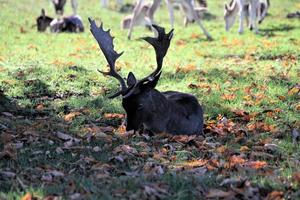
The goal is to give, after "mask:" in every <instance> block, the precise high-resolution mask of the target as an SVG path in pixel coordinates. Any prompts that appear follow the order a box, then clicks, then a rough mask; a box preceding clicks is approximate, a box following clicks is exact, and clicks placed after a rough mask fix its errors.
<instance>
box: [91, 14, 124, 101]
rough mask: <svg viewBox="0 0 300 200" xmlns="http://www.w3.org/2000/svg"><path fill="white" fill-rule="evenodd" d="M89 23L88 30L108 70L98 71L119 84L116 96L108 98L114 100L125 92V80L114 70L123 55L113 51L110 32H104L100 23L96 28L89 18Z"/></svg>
mask: <svg viewBox="0 0 300 200" xmlns="http://www.w3.org/2000/svg"><path fill="white" fill-rule="evenodd" d="M89 21H90V30H91V32H92V34H93V36H94V38H95V39H96V40H97V42H98V44H99V47H100V49H101V51H102V52H103V54H104V56H105V58H106V60H107V62H108V65H109V68H110V70H109V72H103V71H100V70H98V71H99V72H100V73H102V74H104V75H107V76H112V77H114V78H116V79H117V80H118V81H119V82H120V84H121V90H120V91H119V92H117V93H116V94H114V95H112V96H110V97H109V98H114V97H117V96H119V95H122V94H124V93H125V92H126V91H127V86H126V84H125V80H124V79H123V78H122V77H121V76H120V74H118V73H117V71H116V68H115V63H116V60H117V59H118V58H119V57H120V56H121V55H122V54H123V52H121V53H117V52H116V51H115V50H114V44H113V39H114V38H113V37H112V36H111V35H110V30H107V31H104V30H103V26H102V23H101V25H100V27H97V25H96V23H95V21H94V20H92V19H90V18H89Z"/></svg>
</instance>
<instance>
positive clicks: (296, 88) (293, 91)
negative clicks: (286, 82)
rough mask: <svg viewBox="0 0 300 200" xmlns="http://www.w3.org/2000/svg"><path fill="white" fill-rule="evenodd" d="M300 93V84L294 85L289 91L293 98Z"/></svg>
mask: <svg viewBox="0 0 300 200" xmlns="http://www.w3.org/2000/svg"><path fill="white" fill-rule="evenodd" d="M298 93H300V84H296V85H294V86H293V87H292V88H291V89H289V91H288V95H289V96H293V95H295V94H298Z"/></svg>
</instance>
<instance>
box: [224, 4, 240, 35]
mask: <svg viewBox="0 0 300 200" xmlns="http://www.w3.org/2000/svg"><path fill="white" fill-rule="evenodd" d="M237 12H238V5H237V2H236V0H231V2H230V4H229V5H228V4H225V5H224V20H225V29H226V31H229V29H230V28H231V27H232V26H233V24H234V22H235V19H236V16H237Z"/></svg>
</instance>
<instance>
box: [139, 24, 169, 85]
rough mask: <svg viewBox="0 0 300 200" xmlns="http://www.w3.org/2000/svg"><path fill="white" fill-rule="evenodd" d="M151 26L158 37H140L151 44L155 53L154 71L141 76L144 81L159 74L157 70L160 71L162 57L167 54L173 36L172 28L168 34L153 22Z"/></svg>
mask: <svg viewBox="0 0 300 200" xmlns="http://www.w3.org/2000/svg"><path fill="white" fill-rule="evenodd" d="M152 26H153V28H155V29H156V31H157V32H158V37H157V38H152V37H144V38H142V39H143V40H145V41H147V42H148V43H149V44H151V45H152V46H153V47H154V50H155V54H156V62H157V67H156V69H155V71H154V72H152V73H151V74H150V75H149V76H147V77H145V78H143V79H142V80H141V81H145V80H149V79H150V80H152V79H153V77H155V76H157V75H158V74H159V72H160V71H161V68H162V64H163V59H164V57H165V55H166V54H167V51H168V48H169V46H170V41H171V39H172V37H173V31H174V29H172V30H171V31H170V32H169V33H168V34H166V32H165V29H164V28H162V27H160V26H157V25H154V24H153V25H152Z"/></svg>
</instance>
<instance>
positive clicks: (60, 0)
mask: <svg viewBox="0 0 300 200" xmlns="http://www.w3.org/2000/svg"><path fill="white" fill-rule="evenodd" d="M51 1H52V3H53V5H54V9H55V13H56V14H58V15H63V14H64V8H65V5H66V2H67V0H51ZM71 6H72V10H73V15H76V13H77V7H78V3H77V0H71Z"/></svg>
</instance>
